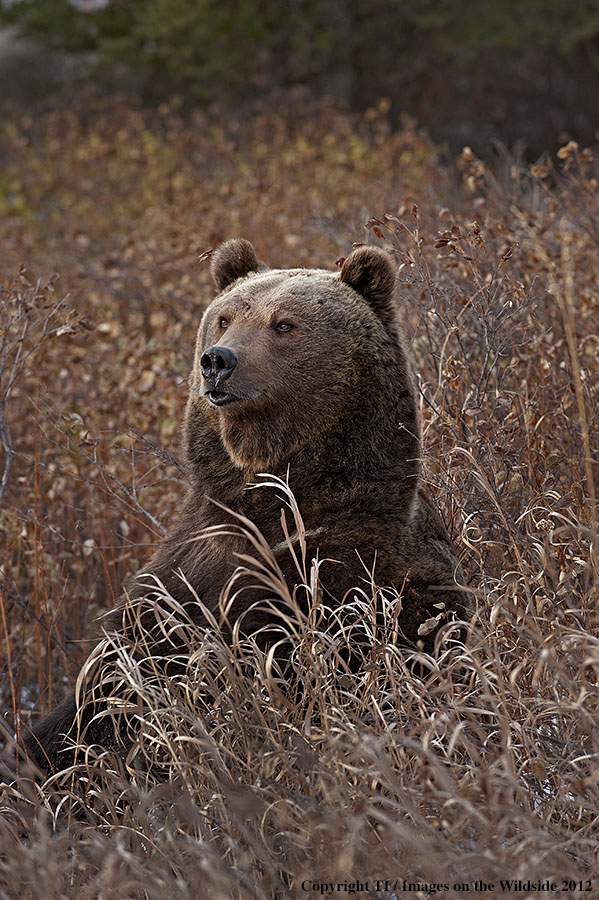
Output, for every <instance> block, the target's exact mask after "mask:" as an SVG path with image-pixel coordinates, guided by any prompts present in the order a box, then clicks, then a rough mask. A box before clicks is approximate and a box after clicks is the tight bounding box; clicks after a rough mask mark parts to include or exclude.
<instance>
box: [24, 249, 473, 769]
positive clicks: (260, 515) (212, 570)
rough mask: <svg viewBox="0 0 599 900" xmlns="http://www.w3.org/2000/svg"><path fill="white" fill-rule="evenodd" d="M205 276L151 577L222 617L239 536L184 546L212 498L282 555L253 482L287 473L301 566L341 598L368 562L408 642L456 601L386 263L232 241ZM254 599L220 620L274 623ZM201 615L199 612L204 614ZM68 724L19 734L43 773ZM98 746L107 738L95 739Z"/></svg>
mask: <svg viewBox="0 0 599 900" xmlns="http://www.w3.org/2000/svg"><path fill="white" fill-rule="evenodd" d="M212 274H213V278H214V282H215V285H216V287H217V289H218V291H219V294H218V296H217V297H216V298H215V299H214V300H213V302H212V303H211V304H210V306H209V307H208V309H207V310H206V312H205V314H204V316H203V318H202V321H201V324H200V327H199V331H198V337H197V345H196V354H195V363H194V367H193V372H192V376H191V386H190V394H189V400H188V403H187V409H186V414H185V424H184V446H185V455H186V463H187V467H188V472H189V478H190V487H189V489H188V491H187V495H186V497H185V499H184V501H183V507H182V510H181V514H180V516H179V519H178V522H177V524H176V526H175V528H174V530H173V532H172V534H171V535H170V537H168V538H167V539H166V540H165V541H164V542H163V543H162V545H161V546H160V548H159V549H158V551H157V552H156V554H155V555H154V557H153V559H152V560H151V562H150V564H149V566H148V569H147V571H150V572H151V573H153V574H154V575H155V576H157V577H158V578H159V579H160V580H161V582H162V583H163V585H164V586H165V587H166V588H167V589H168V591H169V592H170V593H171V595H172V596H173V597H175V598H177V599H179V600H180V601H181V602H188V601H189V588H188V587H187V586H186V585H185V583H184V581H183V580H182V579H181V577H180V574H178V573H180V572H182V573H183V574H184V575H185V577H186V579H187V580H188V582H189V583H190V584H191V585H192V586H193V588H194V589H195V591H196V592H197V595H198V596H199V598H200V599H201V601H202V602H203V604H204V605H205V606H206V607H207V608H208V609H209V610H211V611H214V612H216V613H218V607H219V597H220V595H221V592H222V590H223V587H224V585H225V584H226V583H227V581H228V579H229V578H230V577H231V575H232V574H233V571H234V570H235V567H236V565H237V558H236V557H235V551H238V550H240V549H243V548H242V547H241V538H239V537H235V536H233V535H232V534H229V535H222V534H220V535H218V536H217V535H215V536H212V537H210V536H209V537H204V538H203V539H202V540H190V538H192V537H193V536H194V535H196V534H197V533H198V532H199V531H202V530H205V529H206V528H209V527H210V526H217V525H219V524H222V522H223V519H225V518H226V514H225V513H224V512H223V509H222V506H218V505H216V504H215V503H214V502H213V500H214V499H215V500H218V501H219V503H220V504H222V505H224V506H226V507H228V508H229V509H231V510H233V511H235V512H236V513H238V514H241V515H243V516H245V517H247V518H248V519H250V520H251V521H253V522H254V523H255V525H256V526H257V527H258V528H259V529H260V531H261V532H262V534H263V535H264V537H265V539H266V541H267V542H268V543H269V545H270V546H271V547H273V548H275V547H280V546H281V541H282V537H283V535H282V532H281V505H282V504H281V500H280V498H278V497H277V496H276V492H274V491H271V490H248V486H249V485H252V484H253V483H255V482H256V480H257V476H258V474H259V473H264V472H269V473H274V474H278V475H280V476H282V477H284V476H285V475H286V474H287V473H289V479H290V485H291V488H292V489H293V492H294V494H295V497H296V499H297V502H298V505H299V508H300V510H301V512H302V515H303V519H304V522H305V526H306V533H307V542H308V558H309V559H310V558H311V557H313V556H315V555H316V553H317V551H318V554H319V558H320V559H323V560H325V561H324V562H323V563H322V565H321V577H322V582H323V584H324V587H325V589H328V591H329V593H330V594H332V595H334V597H335V599H336V602H337V603H341V602H342V601H343V599H344V597H345V595H346V594H347V593H348V592H350V591H351V589H352V588H354V587H356V586H359V585H363V584H364V579H365V575H366V571H365V567H366V569H372V568H374V578H375V580H376V583H377V584H378V585H380V586H381V587H394V588H396V589H397V590H398V591H399V590H402V588H403V593H402V611H401V616H400V620H399V621H400V628H401V631H402V633H403V636H404V639H405V642H406V644H408V645H409V644H415V643H416V642H417V641H418V640H419V631H418V629H419V626H420V625H421V624H422V623H423V622H424V621H425V620H426V619H428V618H429V617H431V616H434V615H437V614H438V612H439V607H438V606H435V604H439V603H445V605H446V608H447V609H454V610H458V611H459V610H460V606H461V601H460V596H461V594H460V591H459V590H458V589H457V587H456V572H457V571H458V570H459V566H458V562H457V559H456V556H455V553H454V550H453V548H452V546H451V543H450V541H449V538H448V536H447V532H446V530H445V527H444V525H443V523H442V521H441V518H440V516H439V514H438V513H437V511H436V509H435V508H434V506H433V505H432V504H431V502H430V500H429V499H428V497H427V495H426V493H425V492H424V491H423V489H422V487H421V485H420V456H421V446H420V426H419V420H418V409H417V399H416V389H415V384H414V378H413V376H412V373H411V369H410V364H409V362H408V359H407V356H406V352H405V349H404V346H403V341H402V336H401V329H400V325H399V322H398V318H397V310H396V306H395V302H394V284H395V272H394V267H393V263H392V261H391V258H390V257H389V256H388V254H386V253H385V252H383V251H382V250H379V249H376V248H372V247H361V248H359V249H357V250H355V251H354V252H352V253H351V254H350V256H349V257H348V258H347V259H346V260H345V262H344V263H343V266H342V268H341V272H340V273H332V272H328V271H323V270H310V269H291V270H279V269H268V268H267V267H266V266H265V265H263V264H262V263H260V262H259V261H258V259H257V257H256V254H255V252H254V249H253V247H252V245H251V244H250V243H249V242H248V241H244V240H231V241H227V242H226V243H225V244H224V245H222V246H221V247H220V248H219V249H218V250H217V251H216V252H215V253H214V254H213V258H212ZM277 552H279V554H280V558H278V562H279V564H280V566H281V569H282V571H283V573H284V574H285V576H286V578H287V580H288V584H289V585H290V586H291V587H292V586H293V585H294V584H295V582H296V581H297V570H296V568H295V563H294V561H293V559H292V555H291V554H290V553H289V551H288V549H287V550H286V549H285V547H284V545H283V549H282V550H280V551H277ZM406 576H408V586H407V587H406V584H405V583H404V582H405V579H406ZM458 577H459V576H458ZM145 591H146V592H147V588H146V589H145ZM143 593H144V588H143V587H142V586H141V585H140V584H139V583H133V584H132V585H131V586H130V590H129V592H128V596H127V601H126V603H127V604H128V605H129V606H131V605H132V604H135V603H136V601H137V600H139V599H140V598H141V597H142V596H143ZM255 601H256V592H255V590H254V591H252V590H251V589H248V590H246V591H244V592H242V593H241V594H240V595H239V596H238V597H237V600H236V604H235V606H234V608H233V612H232V613H229V619H231V618H235V617H236V615H241V614H242V613H244V612H246V615H245V616H244V620H243V630H244V632H245V633H249V632H255V631H257V630H258V629H259V628H260V627H262V626H264V625H267V624H268V614H267V613H266V612H264V611H262V612H261V613H260V612H258V611H257V610H255V609H252V610H251V611H250V612H247V610H248V608H249V607H250V606H251V605H252V604H253V603H255ZM196 606H197V604H196ZM196 616H197V618H198V620H201V619H202V613H201V611H200V608H199V606H197V612H196ZM122 623H123V616H122V611H120V612H118V613H117V614H116V615H113V618H112V626H111V627H112V628H113V629H115V630H117V631H118V630H119V629H121V628H123V627H124V626H123V624H122ZM429 642H430V638H429ZM429 646H430V643H429ZM74 717H75V701H74V699H73V698H69V699H67V700H66V701H65V703H64V704H63V705H62V706H61V707H59V708H58V709H57V710H55V711H54V713H52V714H51V715H50V716H49V717H48V718H47V719H46V720H44V721H43V722H42V723H41V724H40V725H38V726H37V728H36V729H35V731H34V733H33V734H32V735H30V737H29V738H28V739H27V741H26V743H27V747H28V750H29V753H30V754H31V756H32V757H33V758H34V759H35V761H36V762H37V763H38V765H40V766H41V768H43V769H46V770H47V769H48V768H50V767H58V768H62V767H63V766H64V765H65V764H66V763H67V762H68V754H65V753H64V752H63V753H62V754H61V753H60V750H61V747H62V746H63V742H64V738H63V735H64V734H65V733H66V732H68V731H69V729H70V728H71V726H72V724H73V721H74ZM84 718H86V717H84ZM87 718H89V716H88V717H87ZM90 730H91V731H92V736H93V737H94V735H93V729H90ZM95 740H99V741H100V742H101V739H99V738H98V735H97V734H96V735H95Z"/></svg>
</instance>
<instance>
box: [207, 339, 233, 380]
mask: <svg viewBox="0 0 599 900" xmlns="http://www.w3.org/2000/svg"><path fill="white" fill-rule="evenodd" d="M200 366H201V368H202V375H203V376H204V378H205V379H206V381H211V382H212V384H214V386H215V387H216V386H217V385H219V384H221V383H222V382H223V381H226V380H227V378H230V377H231V375H232V374H233V372H234V371H235V367H236V366H237V357H236V355H235V354H234V353H233V351H232V350H229V349H228V347H209V348H208V349H207V350H204V352H203V353H202V357H201V359H200Z"/></svg>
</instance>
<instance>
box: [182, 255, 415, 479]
mask: <svg viewBox="0 0 599 900" xmlns="http://www.w3.org/2000/svg"><path fill="white" fill-rule="evenodd" d="M212 276H213V279H214V283H215V285H216V288H217V290H218V291H219V293H218V295H217V296H216V298H215V299H214V300H213V301H212V303H211V304H210V305H209V307H208V308H207V310H206V312H205V314H204V316H203V318H202V321H201V323H200V327H199V331H198V338H197V345H196V356H195V364H194V370H193V374H192V379H191V394H190V401H189V406H188V421H189V420H190V418H191V416H192V413H193V411H194V410H196V411H197V412H198V413H199V412H200V410H201V411H202V413H203V414H204V415H205V416H206V417H207V419H208V421H209V422H210V424H211V425H212V427H213V428H214V429H215V430H217V431H218V432H219V433H220V437H221V440H222V442H223V444H224V447H225V448H226V450H227V452H228V454H229V456H230V458H231V460H232V461H233V463H234V464H235V465H236V466H238V467H241V468H244V469H249V470H251V471H253V472H257V471H275V469H276V468H277V467H278V466H279V465H280V464H281V463H284V462H286V461H288V460H289V458H290V456H291V455H292V454H293V453H294V452H295V451H297V450H298V449H299V448H302V447H306V446H308V445H312V446H313V447H318V446H322V444H323V442H325V441H326V440H327V439H328V437H329V436H331V435H333V434H335V433H336V434H337V435H341V434H342V433H343V435H344V436H345V439H346V440H350V433H351V431H352V429H353V428H354V426H355V425H356V424H357V423H358V422H359V423H362V427H364V423H367V422H368V421H372V422H373V426H372V427H374V428H381V427H382V425H383V423H382V422H381V421H380V415H381V404H382V405H383V406H384V407H386V408H393V405H394V403H395V407H396V411H397V410H399V411H400V412H401V407H402V403H401V396H402V395H403V396H404V397H405V393H406V391H408V393H409V392H410V391H411V390H412V380H411V376H410V374H409V371H408V368H407V363H406V360H405V355H404V353H403V349H402V347H401V341H400V338H399V329H398V327H397V324H396V321H395V308H394V302H393V298H394V286H395V269H394V265H393V262H392V260H391V258H390V256H389V255H388V254H387V253H385V252H384V251H383V250H380V249H377V248H374V247H360V248H358V249H357V250H354V251H353V252H352V253H351V254H350V255H349V256H348V257H347V259H346V260H345V262H344V263H343V266H342V268H341V271H340V272H338V273H336V272H329V271H325V270H320V269H269V268H267V267H266V266H265V265H264V264H263V263H261V262H259V260H258V258H257V256H256V253H255V251H254V248H253V247H252V245H251V244H250V243H249V242H248V241H245V240H230V241H227V242H226V243H225V244H223V245H222V246H221V247H220V248H218V250H216V252H215V253H214V254H213V257H212ZM411 406H414V411H413V412H414V414H413V415H412V414H411V413H410V412H409V410H408V412H404V418H405V417H407V418H409V419H410V421H406V422H405V423H404V424H405V427H407V428H411V429H412V431H413V433H416V432H417V430H418V425H417V422H416V419H415V404H414V403H412V404H408V405H407V406H406V404H405V403H404V404H403V407H404V410H405V409H408V407H409V408H410V409H411ZM385 415H388V413H386V414H385ZM377 417H378V418H379V421H378V423H377ZM416 440H417V437H416ZM417 452H418V451H417V449H416V455H417Z"/></svg>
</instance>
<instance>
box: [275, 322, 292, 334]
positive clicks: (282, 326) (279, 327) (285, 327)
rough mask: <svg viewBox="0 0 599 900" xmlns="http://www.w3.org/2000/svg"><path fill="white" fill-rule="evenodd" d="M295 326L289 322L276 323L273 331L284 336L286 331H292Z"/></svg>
mask: <svg viewBox="0 0 599 900" xmlns="http://www.w3.org/2000/svg"><path fill="white" fill-rule="evenodd" d="M294 328H295V325H292V324H291V322H277V324H276V325H275V331H278V332H279V334H286V333H287V332H288V331H293V329H294Z"/></svg>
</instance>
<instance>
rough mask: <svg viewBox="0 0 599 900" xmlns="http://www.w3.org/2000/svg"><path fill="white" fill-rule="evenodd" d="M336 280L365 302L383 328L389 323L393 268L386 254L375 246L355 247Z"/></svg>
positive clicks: (391, 306)
mask: <svg viewBox="0 0 599 900" xmlns="http://www.w3.org/2000/svg"><path fill="white" fill-rule="evenodd" d="M339 278H340V279H341V281H344V282H345V284H348V285H349V286H350V287H351V288H353V289H354V291H357V292H358V294H361V295H362V296H363V297H364V299H365V300H367V301H368V304H369V305H370V306H371V307H372V309H373V310H374V311H375V313H377V315H378V316H379V317H380V318H381V319H382V321H383V323H384V324H385V325H388V324H390V322H391V321H392V319H393V316H394V310H393V294H394V291H395V267H394V265H393V260H392V259H391V257H390V256H389V254H388V253H386V252H385V251H384V250H381V249H379V247H358V249H357V250H354V251H353V253H350V255H349V256H348V257H347V259H346V260H345V262H344V263H343V266H342V267H341V274H340V275H339Z"/></svg>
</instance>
